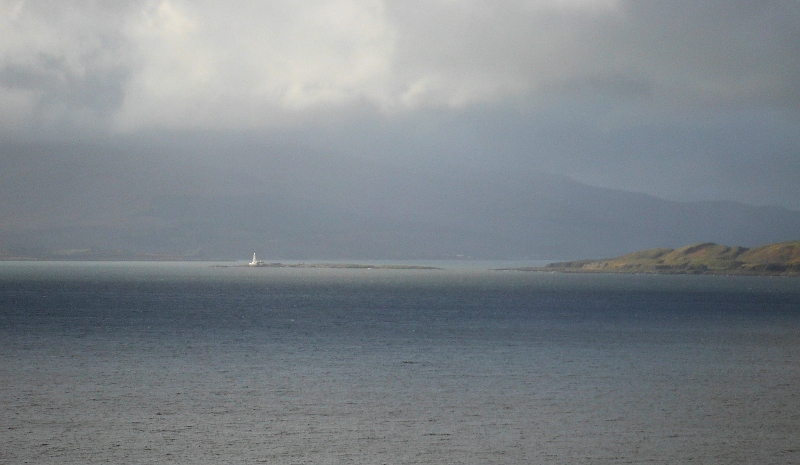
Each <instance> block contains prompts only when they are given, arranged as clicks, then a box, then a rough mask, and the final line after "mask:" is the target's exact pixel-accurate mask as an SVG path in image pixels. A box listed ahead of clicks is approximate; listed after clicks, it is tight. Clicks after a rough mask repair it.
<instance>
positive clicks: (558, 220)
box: [0, 143, 800, 260]
mask: <svg viewBox="0 0 800 465" xmlns="http://www.w3.org/2000/svg"><path fill="white" fill-rule="evenodd" d="M90 149H91V147H89V148H86V147H72V148H71V147H69V146H65V147H57V148H54V149H48V148H42V150H41V151H34V152H30V153H27V152H26V153H24V154H23V155H25V156H19V157H18V158H17V159H15V160H16V162H15V163H12V164H7V165H6V166H5V168H6V169H4V170H0V259H26V258H29V259H39V260H99V259H109V260H111V259H113V260H127V259H145V260H150V259H154V260H161V259H189V260H201V259H208V260H229V259H249V258H250V257H251V256H252V254H253V253H254V252H255V253H258V256H259V257H264V258H265V259H267V260H281V259H297V260H311V259H320V260H342V259H383V260H402V259H457V258H471V259H525V258H528V259H542V260H571V259H578V258H592V259H599V258H602V257H614V256H617V255H620V254H623V253H625V252H627V251H630V250H641V249H646V248H650V247H654V246H663V247H679V246H681V245H683V244H691V243H696V242H701V241H703V242H704V241H710V242H716V243H718V244H740V245H743V246H746V247H752V246H755V245H758V244H766V243H776V242H782V241H787V240H793V239H796V238H798V237H800V211H795V210H790V209H787V208H782V207H775V206H754V205H745V204H742V203H736V202H727V201H703V202H676V201H671V200H666V199H660V198H656V197H653V196H651V195H646V194H642V193H635V192H626V191H621V190H615V189H608V188H600V187H594V186H589V185H586V184H581V183H579V182H576V181H574V180H571V179H568V178H565V177H561V176H554V175H550V174H546V173H531V172H524V171H519V172H517V171H513V170H501V171H496V172H482V171H481V172H472V171H467V167H465V166H449V167H447V168H451V169H445V168H443V167H440V168H433V167H432V168H431V169H426V170H416V171H415V170H410V169H409V168H408V167H404V166H389V165H385V166H384V165H381V164H374V163H370V161H368V160H361V159H358V160H353V159H347V158H344V159H341V160H339V159H337V160H335V162H333V161H331V160H328V161H327V162H325V161H326V159H325V158H320V157H315V156H312V155H308V156H306V157H300V158H302V160H300V161H298V158H297V155H296V154H284V155H281V154H280V153H277V152H273V153H270V154H269V156H264V157H260V156H259V158H258V160H259V162H258V163H259V164H257V165H253V166H250V165H248V166H249V168H248V169H246V170H244V172H240V171H235V170H233V166H235V164H231V165H230V166H231V168H230V169H231V170H232V171H224V169H223V168H221V167H217V168H219V169H211V168H210V167H209V168H207V169H206V168H204V167H199V166H197V164H195V163H181V162H180V160H168V159H166V158H165V159H158V158H154V157H156V156H155V155H152V156H151V155H149V154H139V153H125V152H120V153H112V154H110V155H108V156H103V155H102V154H101V153H99V152H102V151H103V150H104V149H102V148H95V149H94V150H95V152H98V153H94V152H92V151H91V150H90ZM101 149H102V150H101ZM0 152H2V143H0ZM40 152H41V153H40ZM98 160H103V161H102V162H99V161H98ZM225 166H228V165H225ZM220 170H222V171H220Z"/></svg>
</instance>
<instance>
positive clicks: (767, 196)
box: [0, 0, 800, 211]
mask: <svg viewBox="0 0 800 465" xmlns="http://www.w3.org/2000/svg"><path fill="white" fill-rule="evenodd" d="M0 30H2V31H3V32H2V34H0V170H4V171H5V172H6V173H13V176H14V180H15V182H16V183H17V184H15V185H16V186H17V187H13V188H12V187H6V188H5V190H4V191H3V195H4V196H5V197H6V198H5V200H4V201H3V202H0V203H2V205H0V206H3V205H4V207H3V208H6V210H8V209H11V210H14V209H15V208H16V209H17V210H19V209H21V208H23V206H24V205H23V204H24V203H25V202H27V200H25V199H26V198H27V197H30V196H32V195H34V194H32V193H31V192H29V191H26V187H25V186H26V185H29V182H27V180H28V179H37V178H39V179H41V178H42V177H44V179H47V180H50V179H52V183H53V185H59V186H60V185H62V184H63V185H64V186H67V184H69V183H70V182H72V183H73V184H72V185H70V186H69V187H68V188H69V189H73V190H75V189H78V190H79V189H81V188H82V185H83V184H81V183H82V181H81V179H84V178H82V177H81V176H78V175H77V174H75V173H69V171H70V169H76V168H70V165H69V164H68V163H66V164H65V165H64V166H60V165H59V166H58V167H54V164H53V163H54V161H53V160H57V159H58V157H59V154H60V153H61V152H70V153H73V152H80V153H81V157H82V158H81V160H82V164H80V166H81V168H80V169H82V170H84V171H85V167H86V166H95V167H101V168H97V172H94V171H93V173H95V174H96V175H98V176H102V175H103V169H102V167H103V166H109V167H111V168H109V169H117V168H114V167H118V166H131V167H133V170H134V171H135V170H136V169H140V168H141V167H142V166H145V165H147V166H150V165H148V163H150V164H151V165H152V166H157V167H156V168H152V170H151V172H158V173H156V174H158V175H164V173H166V172H168V173H170V174H169V175H168V176H167V177H168V181H166V182H168V183H169V184H170V185H171V188H172V189H173V190H175V191H187V192H188V191H192V190H193V189H194V190H197V189H200V190H204V189H205V190H206V191H209V192H211V191H213V192H216V193H224V192H226V189H228V190H230V189H233V190H236V189H244V187H240V188H234V187H231V186H232V185H236V184H237V183H238V182H237V178H239V179H240V178H241V176H243V175H246V174H247V173H250V174H251V175H252V176H254V179H262V180H263V179H266V178H263V177H262V178H259V176H260V174H259V170H266V169H270V170H275V169H276V166H279V167H280V169H281V170H285V171H283V172H285V173H287V174H286V176H293V177H294V178H293V181H296V182H297V183H301V184H302V182H303V170H304V169H306V168H308V167H309V164H319V163H322V164H323V165H325V166H329V167H330V172H331V173H332V174H331V176H334V174H333V173H337V172H340V171H342V170H345V171H348V170H349V171H351V172H352V170H355V171H358V170H359V169H363V172H359V173H358V174H359V175H360V176H361V178H368V177H370V175H371V174H372V173H373V172H374V170H382V172H386V171H387V170H388V171H393V172H397V173H398V176H415V175H417V174H420V173H422V174H431V173H448V176H451V178H452V179H453V180H454V182H456V181H458V180H459V179H461V180H463V181H464V182H467V180H469V179H475V178H476V177H485V178H487V179H493V180H496V181H497V182H498V183H499V184H502V180H503V179H505V178H506V177H515V178H522V179H525V177H526V176H528V175H530V176H531V179H533V176H534V175H535V174H536V173H550V174H554V175H559V176H566V177H568V178H571V179H573V180H576V181H578V182H581V183H585V184H589V185H592V186H599V187H605V188H613V189H620V190H626V191H633V192H641V193H646V194H650V195H653V196H657V197H660V198H663V199H669V200H677V201H697V200H729V201H735V202H742V203H745V204H750V205H771V206H779V207H784V208H788V209H792V210H800V3H799V2H797V1H792V0H786V1H771V0H763V1H758V2H754V1H750V0H697V1H691V2H687V1H683V0H680V1H678V0H675V1H673V0H659V1H657V2H654V1H638V0H628V1H626V0H425V1H420V0H326V1H322V0H305V1H293V0H272V1H256V0H232V1H229V2H218V1H210V0H192V1H182V0H107V1H99V0H98V1H90V0H64V1H59V2H52V1H46V0H41V1H36V0H27V1H26V0H22V1H19V0H0ZM70 147H72V148H70ZM278 152H280V154H281V155H280V157H281V159H280V162H275V161H274V160H273V161H270V160H269V158H270V157H274V156H275V155H274V154H275V153H278ZM309 157H312V158H313V160H316V161H314V162H313V163H312V162H309ZM120 163H122V165H120ZM276 163H277V165H276ZM136 167H139V168H136ZM359 167H361V168H359ZM375 167H379V168H375ZM315 169H317V168H315ZM170 170H172V171H170ZM317 171H319V169H317ZM323 171H324V170H323ZM143 172H144V171H143ZM65 173H66V174H65ZM181 173H182V174H181ZM84 174H85V173H84ZM271 175H273V176H274V175H275V173H271ZM7 176H12V175H11V174H7ZM142 176H144V175H142ZM316 176H317V177H316V178H315V179H318V180H319V179H323V178H324V173H322V174H319V173H317V174H316ZM134 177H135V176H134ZM156 177H157V176H156ZM357 177H358V176H357ZM270 179H273V178H270ZM6 181H8V180H6ZM334 181H335V180H334V179H331V182H334ZM31 182H33V181H31ZM184 183H185V184H184ZM496 184H497V183H496ZM137 186H139V187H137ZM65 188H67V187H65ZM137 188H139V189H141V190H142V191H141V192H138V191H137ZM250 188H253V187H252V186H250ZM153 189H154V187H153V183H152V182H151V183H147V182H143V183H141V184H139V183H137V182H133V181H130V182H129V183H128V184H126V185H125V187H124V190H125V194H124V195H125V196H136V195H138V194H143V193H145V190H147V192H152V190H153ZM54 195H56V196H58V191H57V190H55V192H54ZM120 195H121V196H122V194H120ZM15 199H21V200H19V201H17V200H15ZM100 200H102V199H100ZM100 200H98V202H99V204H102V202H101V201H100ZM14 211H16V210H14Z"/></svg>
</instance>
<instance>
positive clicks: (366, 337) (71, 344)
mask: <svg viewBox="0 0 800 465" xmlns="http://www.w3.org/2000/svg"><path fill="white" fill-rule="evenodd" d="M243 263H244V262H242V263H210V262H179V263H143V262H131V263H125V262H2V263H0V463H2V464H25V463H29V464H100V463H120V464H123V463H131V464H133V463H136V464H164V463H181V464H255V463H267V464H632V463H635V464H641V463H647V464H790V463H800V279H798V278H790V277H744V276H686V275H646V274H641V275H617V274H569V273H545V272H522V271H511V270H505V271H498V270H496V269H494V268H501V267H502V266H498V264H497V263H482V262H469V263H467V264H464V263H453V262H443V263H441V264H440V265H441V268H442V269H430V270H427V269H426V270H423V269H382V268H380V267H375V268H373V269H329V268H269V267H263V268H255V267H246V266H241V265H243Z"/></svg>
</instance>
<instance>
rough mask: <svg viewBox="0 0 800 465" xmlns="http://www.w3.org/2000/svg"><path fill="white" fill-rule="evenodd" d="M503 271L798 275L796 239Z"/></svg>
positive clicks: (658, 251)
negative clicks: (749, 246) (758, 244)
mask: <svg viewBox="0 0 800 465" xmlns="http://www.w3.org/2000/svg"><path fill="white" fill-rule="evenodd" d="M503 270H507V271H512V270H513V271H538V272H557V273H617V274H684V275H722V276H800V241H792V242H782V243H777V244H768V245H763V246H760V247H754V248H746V247H729V246H726V245H719V244H714V243H712V242H706V243H701V244H693V245H688V246H685V247H681V248H678V249H666V248H662V249H648V250H642V251H639V252H634V253H630V254H626V255H622V256H619V257H616V258H608V259H600V260H576V261H569V262H555V263H550V264H548V265H545V266H541V267H521V268H504V269H503Z"/></svg>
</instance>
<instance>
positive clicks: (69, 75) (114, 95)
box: [0, 53, 131, 116]
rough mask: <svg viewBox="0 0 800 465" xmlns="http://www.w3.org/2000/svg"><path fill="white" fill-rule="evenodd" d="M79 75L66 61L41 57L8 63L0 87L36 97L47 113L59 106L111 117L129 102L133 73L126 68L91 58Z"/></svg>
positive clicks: (59, 58) (48, 55) (45, 56)
mask: <svg viewBox="0 0 800 465" xmlns="http://www.w3.org/2000/svg"><path fill="white" fill-rule="evenodd" d="M83 65H84V66H83V68H84V69H85V71H84V72H83V73H78V72H76V71H75V70H74V69H73V67H72V66H70V65H69V64H67V62H66V59H65V58H64V57H59V56H54V55H50V54H46V53H40V54H38V55H37V56H36V57H35V59H34V60H33V62H32V63H26V64H20V63H6V64H4V65H3V66H2V67H1V68H0V85H2V86H5V87H7V88H10V89H24V90H27V91H31V92H32V93H33V94H34V95H35V97H34V98H35V100H36V106H37V107H38V108H40V109H44V110H46V109H47V108H49V107H52V106H56V105H66V106H67V107H69V108H74V109H83V108H86V109H90V110H92V111H94V112H96V113H97V114H98V115H102V116H107V115H109V114H111V113H112V112H113V111H114V110H116V109H118V108H119V107H120V106H121V105H122V102H123V100H124V98H125V84H126V82H127V81H128V80H129V79H130V75H131V71H130V70H129V69H127V68H125V67H122V66H112V67H105V66H102V65H98V64H97V63H96V62H95V60H93V59H92V57H91V56H89V57H87V59H86V62H85V63H84V64H83Z"/></svg>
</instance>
